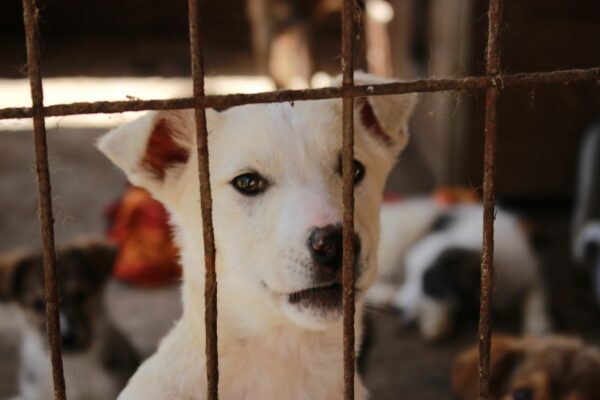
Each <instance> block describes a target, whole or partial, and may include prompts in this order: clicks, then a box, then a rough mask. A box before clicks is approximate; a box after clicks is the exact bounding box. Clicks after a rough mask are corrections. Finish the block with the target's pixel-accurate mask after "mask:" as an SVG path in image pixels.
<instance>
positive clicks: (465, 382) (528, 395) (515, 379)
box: [452, 335, 600, 400]
mask: <svg viewBox="0 0 600 400" xmlns="http://www.w3.org/2000/svg"><path fill="white" fill-rule="evenodd" d="M477 376H478V353H477V348H476V347H472V348H470V349H468V350H466V351H464V352H463V353H462V354H460V355H459V356H458V358H457V359H456V361H455V362H454V366H453V369H452V389H453V391H454V394H455V395H456V396H457V397H458V398H459V399H460V400H471V399H473V400H474V399H477ZM598 399H600V350H598V349H597V348H595V347H591V346H586V345H585V344H584V343H583V342H582V341H581V340H579V339H575V338H571V337H564V336H547V337H544V338H533V337H525V338H517V337H513V336H503V335H497V336H495V337H494V338H493V341H492V360H491V370H490V400H598Z"/></svg>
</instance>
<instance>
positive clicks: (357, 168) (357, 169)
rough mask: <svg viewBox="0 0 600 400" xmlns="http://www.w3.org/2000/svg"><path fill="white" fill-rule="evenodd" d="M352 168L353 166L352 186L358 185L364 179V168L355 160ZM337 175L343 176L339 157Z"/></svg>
mask: <svg viewBox="0 0 600 400" xmlns="http://www.w3.org/2000/svg"><path fill="white" fill-rule="evenodd" d="M353 166H354V185H358V184H359V183H360V182H361V181H362V180H363V178H364V177H365V166H364V165H363V164H362V163H361V162H360V161H358V160H357V159H354V163H353ZM337 173H338V174H339V175H340V176H343V171H342V157H341V156H340V158H339V162H338V169H337Z"/></svg>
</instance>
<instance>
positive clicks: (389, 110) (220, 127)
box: [99, 75, 416, 328]
mask: <svg viewBox="0 0 600 400" xmlns="http://www.w3.org/2000/svg"><path fill="white" fill-rule="evenodd" d="M377 82H381V81H380V80H379V79H376V78H374V77H371V76H368V75H357V77H356V83H357V84H369V83H377ZM415 100H416V99H415V97H414V96H412V95H401V96H381V97H373V98H368V99H356V100H355V120H354V126H355V163H354V168H355V169H354V175H355V188H356V189H355V199H356V213H355V221H356V222H355V224H356V237H355V242H356V249H357V263H356V268H357V272H358V281H357V288H358V290H359V291H363V290H364V289H366V287H367V285H368V284H369V283H370V282H371V280H372V279H373V277H374V274H375V268H376V264H375V261H376V254H375V251H376V248H377V241H378V230H379V226H378V224H379V218H378V213H379V206H380V202H381V198H382V191H383V186H384V183H385V180H386V177H387V175H388V172H389V170H390V169H391V167H392V166H393V164H394V162H395V159H396V156H397V155H398V153H399V152H400V150H402V149H403V148H404V146H405V145H406V143H407V140H408V133H407V120H408V117H409V115H410V113H411V111H412V108H413V106H414V103H415ZM206 112H207V122H208V131H209V150H210V170H211V186H212V196H213V219H214V225H215V239H216V246H217V273H218V280H219V294H220V295H221V294H222V295H223V300H224V301H220V303H219V308H220V309H223V308H227V307H231V308H237V310H235V311H237V313H238V314H244V312H245V313H248V314H254V316H253V318H256V315H258V314H260V315H263V316H264V317H265V318H272V316H273V315H276V314H278V313H279V314H281V313H283V314H284V315H285V316H286V317H287V319H286V320H288V321H292V322H293V323H295V324H299V325H301V326H304V327H311V328H319V327H325V326H328V325H329V324H330V323H331V322H333V321H336V320H338V319H339V317H340V316H341V313H340V310H341V294H342V291H341V264H342V263H341V259H342V256H341V253H342V242H341V237H342V235H341V223H342V201H341V200H342V177H341V172H342V171H341V159H340V158H341V148H342V106H341V100H339V99H336V100H319V101H297V102H294V103H284V104H261V105H246V106H240V107H234V108H231V109H229V110H226V111H224V112H221V113H218V112H216V111H213V110H206ZM99 148H100V150H101V151H103V152H104V153H105V154H106V155H107V156H108V157H109V158H110V159H111V160H112V161H113V162H114V163H115V164H116V165H117V166H119V167H120V168H122V169H123V170H124V171H125V173H126V174H127V176H128V177H129V179H130V180H131V181H132V182H133V183H134V184H136V185H139V186H142V187H145V188H146V189H148V190H149V191H150V192H151V193H152V194H153V195H154V196H155V197H156V198H157V199H159V200H161V201H162V202H163V203H164V204H165V205H166V207H167V208H168V209H169V210H170V212H171V214H172V219H173V222H174V225H175V226H176V227H177V228H176V229H177V231H178V233H177V239H178V241H179V245H180V246H181V248H182V257H183V264H184V274H185V276H186V280H190V279H191V280H195V281H197V282H199V283H202V281H203V272H202V270H201V269H200V268H193V269H192V266H194V265H202V261H203V258H202V254H203V250H202V220H201V216H200V205H199V195H198V193H199V188H198V186H199V183H198V182H199V180H198V163H197V157H196V148H195V126H194V120H193V112H191V111H187V110H186V111H169V112H158V113H151V114H148V115H147V116H145V117H142V118H141V119H139V120H138V121H136V122H133V123H131V124H128V125H125V126H123V127H121V128H119V129H117V130H115V131H112V132H110V133H108V134H107V135H106V136H104V137H103V138H102V139H101V140H100V142H99ZM230 292H231V294H229V293H230ZM242 310H245V311H244V312H242ZM261 310H263V311H264V312H262V313H261ZM278 320H281V317H278Z"/></svg>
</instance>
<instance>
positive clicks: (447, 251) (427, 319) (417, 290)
mask: <svg viewBox="0 0 600 400" xmlns="http://www.w3.org/2000/svg"><path fill="white" fill-rule="evenodd" d="M447 239H448V236H447V235H438V234H435V233H434V234H432V235H430V236H429V237H427V238H425V239H423V240H422V241H421V242H420V243H418V244H417V245H415V247H414V248H413V249H411V251H410V252H409V253H408V255H407V259H406V280H405V282H404V284H403V285H402V287H401V288H400V290H399V291H398V294H397V295H396V297H395V299H394V306H395V307H396V308H397V309H399V310H400V312H401V313H402V316H403V318H404V319H405V320H406V321H407V322H410V321H412V320H418V322H419V327H420V329H421V333H422V334H423V335H424V336H425V337H426V338H427V339H430V340H438V339H442V338H443V337H445V336H447V335H448V334H449V333H450V331H451V329H452V326H453V324H452V320H453V318H454V316H455V314H456V313H458V312H461V311H468V308H469V307H471V308H472V307H473V306H476V305H477V304H479V276H480V273H479V266H480V260H481V253H480V252H479V251H476V250H472V249H467V248H463V247H456V246H455V245H453V244H452V243H449V242H448V240H447Z"/></svg>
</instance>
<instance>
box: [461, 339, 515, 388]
mask: <svg viewBox="0 0 600 400" xmlns="http://www.w3.org/2000/svg"><path fill="white" fill-rule="evenodd" d="M524 351H525V349H524V343H523V341H520V340H519V339H517V338H515V337H512V336H507V335H495V336H494V337H493V340H492V348H491V357H492V358H491V363H490V394H491V395H492V396H500V395H501V394H503V393H504V392H505V390H506V388H507V386H508V384H509V382H508V381H509V379H510V376H511V374H512V372H513V371H514V369H515V367H516V366H517V365H518V363H519V362H520V361H521V360H522V359H523V356H524ZM478 372H479V352H478V350H477V346H473V347H471V348H469V349H467V350H465V351H464V352H462V353H461V354H460V355H459V356H458V357H457V358H456V359H455V360H454V364H453V365H452V377H451V381H452V382H451V383H452V390H453V392H454V394H455V395H456V396H457V398H458V399H460V400H475V399H477V378H478Z"/></svg>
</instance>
